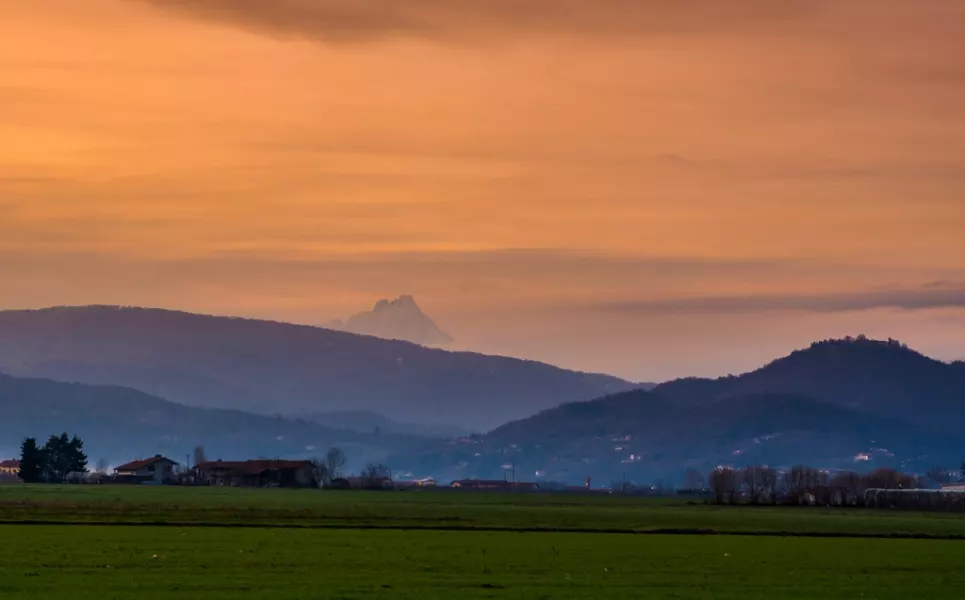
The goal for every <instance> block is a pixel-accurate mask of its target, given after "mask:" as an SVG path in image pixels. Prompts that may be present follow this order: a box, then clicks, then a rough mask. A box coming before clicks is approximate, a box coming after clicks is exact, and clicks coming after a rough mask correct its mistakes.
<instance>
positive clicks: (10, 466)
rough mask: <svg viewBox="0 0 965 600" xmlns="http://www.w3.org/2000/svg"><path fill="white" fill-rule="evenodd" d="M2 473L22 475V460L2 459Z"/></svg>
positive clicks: (0, 463) (0, 470)
mask: <svg viewBox="0 0 965 600" xmlns="http://www.w3.org/2000/svg"><path fill="white" fill-rule="evenodd" d="M0 475H20V461H19V460H5V461H0Z"/></svg>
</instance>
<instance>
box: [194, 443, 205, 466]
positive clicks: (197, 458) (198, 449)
mask: <svg viewBox="0 0 965 600" xmlns="http://www.w3.org/2000/svg"><path fill="white" fill-rule="evenodd" d="M205 462H208V457H207V455H205V453H204V446H195V447H194V466H198V465H200V464H201V463H205Z"/></svg>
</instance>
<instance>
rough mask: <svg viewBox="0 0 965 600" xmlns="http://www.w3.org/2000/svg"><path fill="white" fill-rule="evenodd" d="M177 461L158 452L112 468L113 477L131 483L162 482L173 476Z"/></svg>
mask: <svg viewBox="0 0 965 600" xmlns="http://www.w3.org/2000/svg"><path fill="white" fill-rule="evenodd" d="M176 466H178V463H176V462H174V461H173V460H171V459H170V458H166V457H164V456H161V455H160V454H158V455H156V456H154V457H152V458H146V459H144V460H135V461H132V462H129V463H126V464H123V465H121V466H119V467H117V468H116V469H114V479H116V480H119V481H128V482H131V483H157V484H160V483H164V482H166V481H169V480H171V479H173V478H174V468H175V467H176Z"/></svg>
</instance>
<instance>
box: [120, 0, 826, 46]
mask: <svg viewBox="0 0 965 600" xmlns="http://www.w3.org/2000/svg"><path fill="white" fill-rule="evenodd" d="M136 1H141V2H149V3H150V4H153V5H156V6H158V7H160V8H164V9H170V10H174V11H180V12H183V13H187V14H190V15H194V16H197V17H200V18H207V19H213V20H220V21H224V22H226V23H233V24H237V25H240V26H244V27H248V28H252V29H255V30H261V31H264V32H268V33H272V34H277V35H292V36H301V37H306V38H317V39H324V40H332V41H338V40H366V39H377V38H385V37H413V38H429V39H443V40H447V41H450V42H458V41H460V40H466V39H474V38H480V37H492V36H516V35H521V34H523V35H531V34H533V33H544V34H564V35H580V36H600V37H606V36H614V35H620V36H642V35H663V34H680V33H685V34H706V33H715V32H720V31H731V32H733V31H734V30H736V31H739V32H744V33H748V32H758V33H760V32H768V33H788V32H789V31H794V30H798V29H801V28H808V27H809V26H813V23H812V22H810V20H809V19H811V18H813V17H814V15H815V14H816V13H819V12H820V11H821V10H822V9H823V8H824V7H826V6H828V5H829V4H831V3H828V2H826V1H825V0H809V1H808V2H797V1H792V0H732V1H728V2H720V1H719V0H673V1H670V2H668V1H666V0H592V1H587V0H445V1H439V0H403V1H399V0H350V1H345V0H271V1H266V0H136Z"/></svg>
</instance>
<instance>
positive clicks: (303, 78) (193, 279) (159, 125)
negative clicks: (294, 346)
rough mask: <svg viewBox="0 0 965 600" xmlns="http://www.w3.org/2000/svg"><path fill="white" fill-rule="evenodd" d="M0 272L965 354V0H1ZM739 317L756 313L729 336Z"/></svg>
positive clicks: (584, 327)
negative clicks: (905, 345) (888, 340)
mask: <svg viewBox="0 0 965 600" xmlns="http://www.w3.org/2000/svg"><path fill="white" fill-rule="evenodd" d="M0 14H2V15H3V18H2V19H0V140H2V142H3V143H2V144H0V281H2V282H3V284H2V291H3V293H2V295H0V305H2V306H5V307H35V306H45V305H52V304H87V303H107V304H137V305H150V306H163V307H171V308H181V309H188V310H198V311H205V312H214V313H222V314H241V315H251V316H263V317H272V318H278V319H285V320H293V321H298V322H307V323H322V322H325V321H327V320H329V319H331V318H335V317H344V316H346V315H348V314H351V313H353V312H357V311H358V310H361V309H363V308H367V307H368V306H370V305H371V304H372V303H374V301H375V300H376V299H378V298H379V297H383V296H394V295H398V294H401V293H412V294H414V295H416V297H417V299H418V300H419V301H420V303H421V304H422V305H423V306H424V308H426V310H427V312H429V313H430V314H432V315H433V316H434V317H436V318H437V320H438V321H440V323H441V324H442V325H443V326H444V328H446V329H447V330H449V331H450V332H451V333H452V334H453V335H454V336H455V337H456V338H457V340H458V341H459V345H460V346H463V347H468V348H473V349H478V350H482V351H487V352H500V353H507V354H513V355H520V356H527V357H532V358H537V359H542V360H548V361H551V362H556V363H559V364H563V365H565V366H570V367H577V368H585V369H594V370H605V371H609V372H614V373H617V374H620V375H624V376H627V377H634V378H640V379H662V378H666V377H670V376H675V375H681V374H687V373H700V374H705V373H706V374H718V373H722V372H727V371H737V370H741V369H745V368H751V367H754V366H756V365H757V364H758V363H759V362H760V361H762V360H764V359H766V358H769V357H770V356H771V355H774V354H777V353H780V352H783V351H785V350H789V349H790V348H791V347H793V346H798V345H801V344H805V343H807V342H808V341H810V340H811V339H813V338H817V337H825V336H842V335H847V334H855V333H860V332H865V333H869V334H871V335H879V336H885V337H886V336H888V335H892V336H895V337H901V338H902V339H904V340H905V341H908V342H909V343H911V344H913V345H915V346H918V347H920V348H922V349H923V350H927V351H929V352H932V353H935V354H938V355H940V356H943V357H947V358H952V357H959V358H965V341H961V340H963V339H965V337H963V336H962V335H961V333H962V331H963V326H965V311H963V310H962V307H963V306H965V258H963V257H965V41H963V40H965V3H960V2H957V1H955V0H947V1H944V0H849V1H846V2H842V1H834V2H831V1H830V0H827V1H826V0H814V1H813V2H807V3H802V2H796V1H791V0H786V1H785V0H766V1H765V0H734V1H733V2H728V3H720V2H718V1H716V0H714V1H711V0H677V1H675V2H672V3H671V2H664V1H658V0H638V1H636V2H626V1H625V0H595V1H594V2H592V3H590V2H585V1H583V0H580V1H577V0H528V1H526V2H524V1H522V0H450V1H447V2H445V3H439V2H435V1H430V0H410V1H408V2H404V3H401V2H397V1H390V0H356V1H354V2H352V3H345V2H344V1H338V2H336V1H335V0H275V1H274V2H263V1H261V0H195V1H193V2H182V1H176V0H31V1H30V2H23V1H21V0H0ZM735 346H737V347H735Z"/></svg>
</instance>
